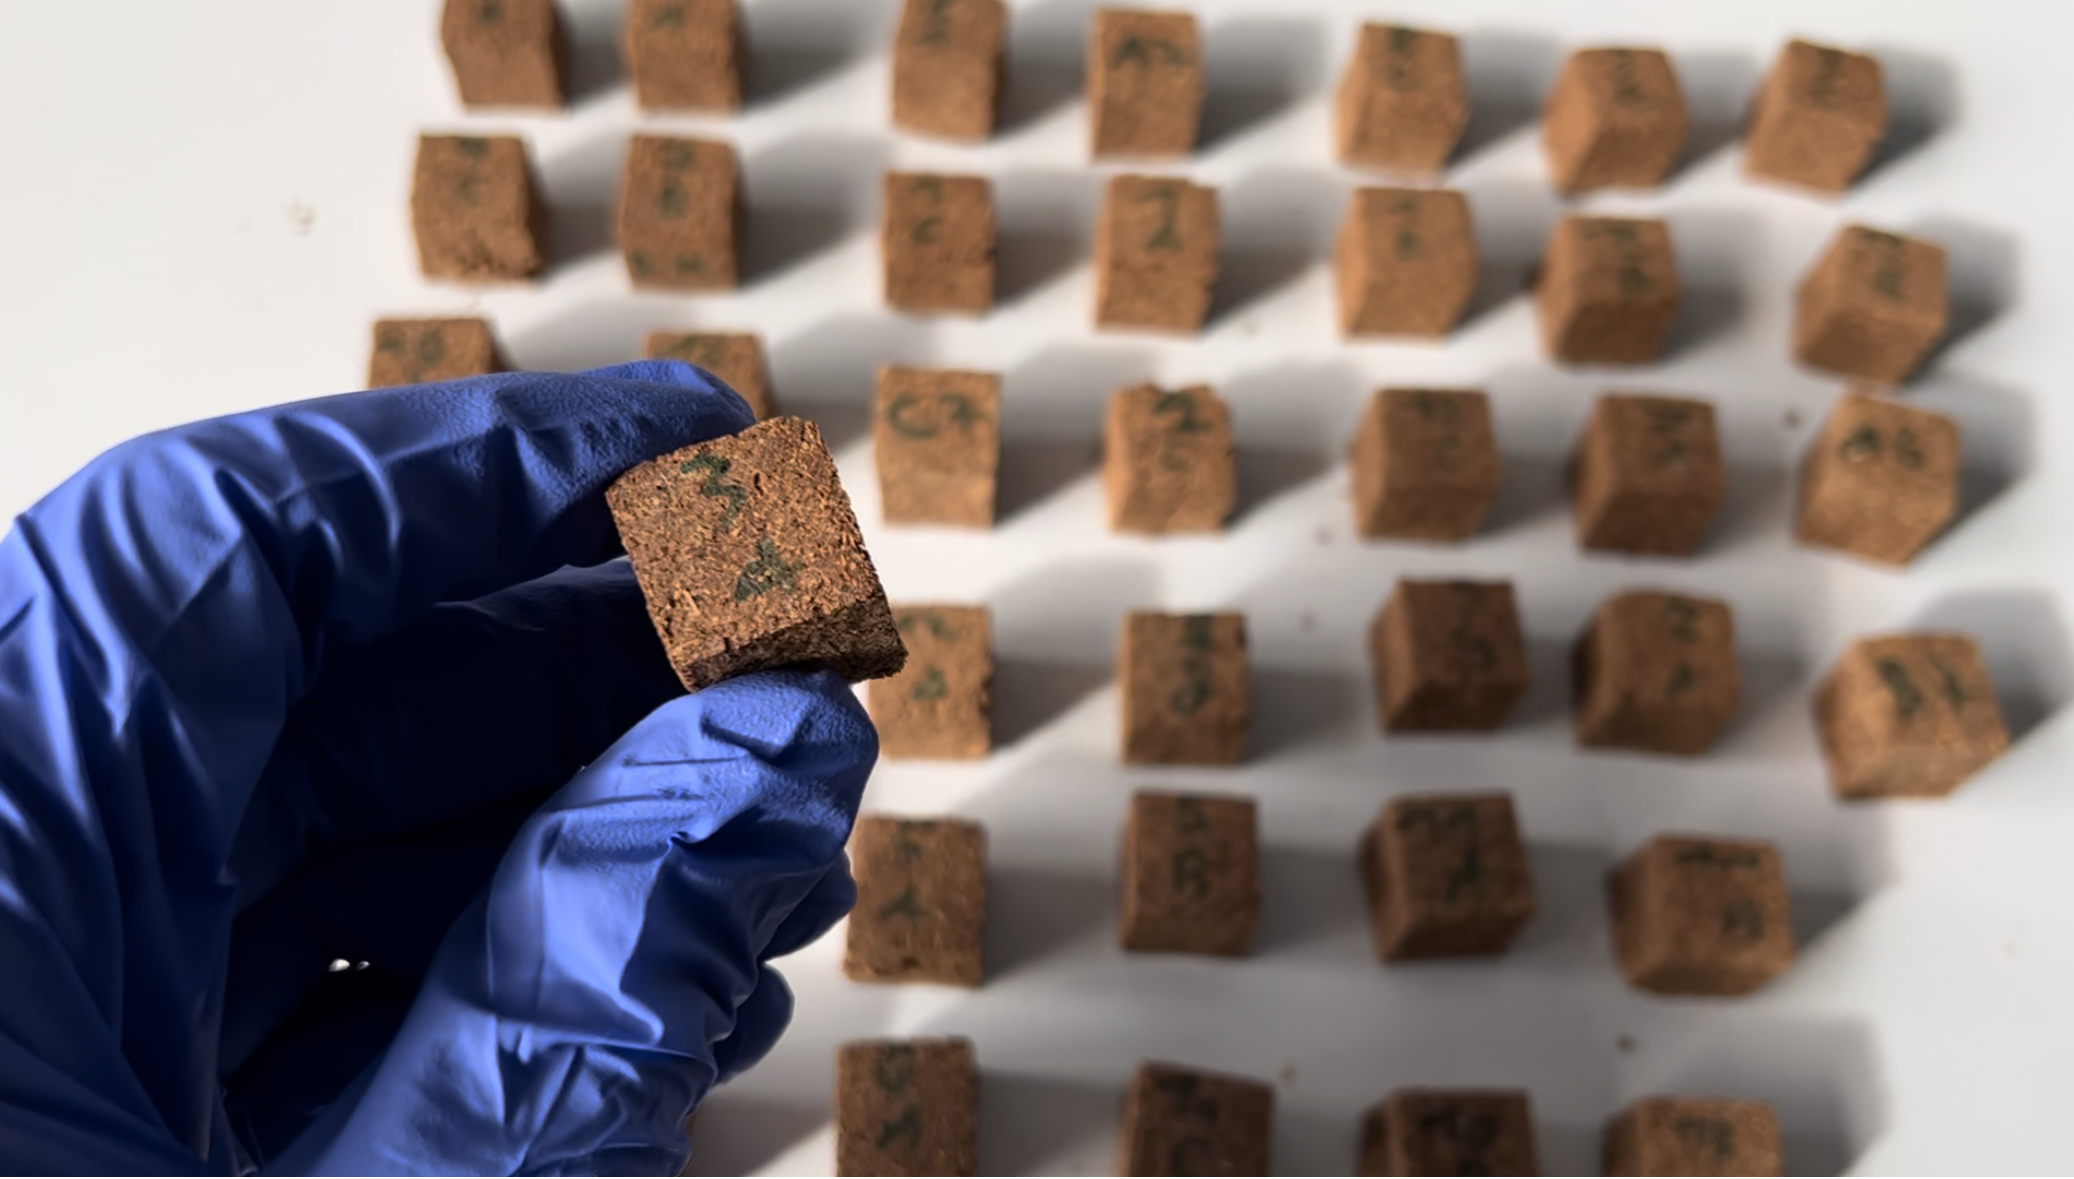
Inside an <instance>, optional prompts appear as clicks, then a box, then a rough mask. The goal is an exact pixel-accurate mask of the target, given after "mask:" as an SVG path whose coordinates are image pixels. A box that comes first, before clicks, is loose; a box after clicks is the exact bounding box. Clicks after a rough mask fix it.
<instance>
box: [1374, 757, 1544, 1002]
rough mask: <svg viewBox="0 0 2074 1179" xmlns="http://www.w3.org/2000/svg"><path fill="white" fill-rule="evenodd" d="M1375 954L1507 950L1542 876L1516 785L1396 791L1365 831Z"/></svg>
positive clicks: (1396, 957) (1405, 956) (1402, 956)
mask: <svg viewBox="0 0 2074 1179" xmlns="http://www.w3.org/2000/svg"><path fill="white" fill-rule="evenodd" d="M1361 875H1362V879H1363V881H1364V882H1365V883H1366V884H1367V886H1368V912H1369V926H1370V929H1371V930H1372V932H1373V933H1374V934H1375V949H1376V956H1377V957H1379V958H1381V959H1383V960H1384V961H1386V962H1397V961H1406V960H1412V959H1419V958H1464V957H1484V956H1490V955H1495V954H1503V953H1504V952H1505V951H1506V950H1507V949H1508V948H1510V947H1511V945H1512V939H1513V937H1514V936H1515V935H1516V934H1518V933H1519V931H1520V927H1521V926H1523V925H1525V924H1526V923H1527V920H1528V919H1529V918H1531V917H1532V916H1533V915H1534V879H1533V876H1532V874H1531V873H1530V872H1529V870H1528V868H1527V849H1526V845H1525V844H1524V843H1522V842H1521V840H1520V833H1519V821H1518V819H1517V818H1515V817H1514V815H1513V811H1512V796H1511V795H1509V794H1424V795H1410V796H1406V797H1403V798H1397V799H1393V800H1391V801H1390V802H1389V803H1388V804H1386V805H1385V806H1384V807H1383V810H1382V813H1381V814H1379V815H1377V816H1376V820H1375V822H1374V823H1372V824H1370V825H1369V828H1368V831H1367V832H1366V833H1365V834H1364V835H1363V836H1362V837H1361Z"/></svg>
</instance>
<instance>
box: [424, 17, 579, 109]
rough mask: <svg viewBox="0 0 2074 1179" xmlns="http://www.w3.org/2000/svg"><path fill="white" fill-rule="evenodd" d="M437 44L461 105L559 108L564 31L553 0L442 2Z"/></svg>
mask: <svg viewBox="0 0 2074 1179" xmlns="http://www.w3.org/2000/svg"><path fill="white" fill-rule="evenodd" d="M439 45H440V48H442V49H444V50H445V51H446V59H447V64H448V65H450V66H452V67H453V70H454V86H455V88H456V89H458V90H459V91H460V92H461V105H462V106H466V107H498V106H509V107H558V106H561V105H562V102H563V101H564V94H563V91H562V72H563V63H564V60H565V58H566V55H567V53H568V38H567V30H566V29H564V28H563V27H562V20H561V17H560V16H559V15H558V14H557V13H556V12H555V5H554V0H446V9H445V10H444V11H443V12H442V13H441V14H440V18H439Z"/></svg>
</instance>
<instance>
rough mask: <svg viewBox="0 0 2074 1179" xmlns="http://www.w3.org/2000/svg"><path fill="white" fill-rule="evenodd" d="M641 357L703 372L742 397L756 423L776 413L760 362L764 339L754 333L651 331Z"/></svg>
mask: <svg viewBox="0 0 2074 1179" xmlns="http://www.w3.org/2000/svg"><path fill="white" fill-rule="evenodd" d="M641 355H643V356H645V357H647V358H648V359H650V360H681V361H684V362H685V363H686V364H695V365H697V366H698V367H700V368H702V369H705V370H706V371H707V372H709V373H712V374H713V375H714V376H716V377H719V378H720V379H721V380H722V381H724V382H726V384H727V387H728V388H730V389H733V390H734V391H735V392H736V393H739V394H741V396H742V400H744V401H746V402H748V403H749V411H750V412H751V413H754V414H755V415H756V420H757V421H759V422H760V421H763V420H764V419H766V418H769V417H771V416H772V415H774V414H776V413H777V412H778V404H777V399H776V398H774V397H772V396H771V379H770V370H769V369H768V368H767V367H766V366H765V364H764V360H763V337H761V336H758V335H757V334H756V333H754V332H650V333H648V339H647V341H646V342H645V343H644V344H643V345H642V348H641Z"/></svg>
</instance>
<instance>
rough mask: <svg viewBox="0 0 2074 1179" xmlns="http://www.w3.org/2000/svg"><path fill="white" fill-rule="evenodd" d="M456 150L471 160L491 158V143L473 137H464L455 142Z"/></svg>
mask: <svg viewBox="0 0 2074 1179" xmlns="http://www.w3.org/2000/svg"><path fill="white" fill-rule="evenodd" d="M454 148H455V150H457V151H459V152H460V153H461V154H462V155H464V156H467V157H468V158H469V159H471V160H486V159H488V158H489V157H490V141H489V140H487V139H480V138H477V137H476V136H473V135H463V136H461V137H460V138H458V139H456V140H454Z"/></svg>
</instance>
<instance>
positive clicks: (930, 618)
mask: <svg viewBox="0 0 2074 1179" xmlns="http://www.w3.org/2000/svg"><path fill="white" fill-rule="evenodd" d="M893 621H894V624H895V625H897V626H898V627H899V628H900V638H901V641H903V642H904V643H906V644H907V666H906V667H905V668H903V669H902V670H901V672H900V674H899V675H896V676H892V677H889V678H887V679H882V680H873V681H872V682H871V684H870V686H869V687H868V688H866V690H865V697H866V704H867V705H868V707H869V708H870V710H871V719H872V723H873V724H874V725H876V726H877V727H878V730H879V754H880V756H882V757H886V758H889V759H895V760H898V759H904V758H944V759H971V758H980V757H985V756H986V755H987V751H988V750H989V749H990V748H992V746H993V737H992V715H993V712H992V704H991V693H992V690H993V680H994V641H993V623H992V619H991V616H990V615H989V613H988V611H987V609H986V607H984V606H951V605H937V604H931V603H921V604H907V603H895V604H894V606H893Z"/></svg>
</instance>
